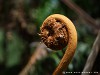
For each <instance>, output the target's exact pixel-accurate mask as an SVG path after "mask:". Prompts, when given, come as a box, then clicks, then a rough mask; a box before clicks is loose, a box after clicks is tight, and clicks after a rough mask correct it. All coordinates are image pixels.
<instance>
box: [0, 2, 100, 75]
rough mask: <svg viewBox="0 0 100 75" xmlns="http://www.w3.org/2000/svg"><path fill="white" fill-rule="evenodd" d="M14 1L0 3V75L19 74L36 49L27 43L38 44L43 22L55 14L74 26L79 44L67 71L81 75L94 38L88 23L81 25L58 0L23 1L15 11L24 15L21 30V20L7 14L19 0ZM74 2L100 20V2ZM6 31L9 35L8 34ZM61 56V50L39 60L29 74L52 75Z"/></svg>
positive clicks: (73, 13) (74, 14) (72, 12)
mask: <svg viewBox="0 0 100 75" xmlns="http://www.w3.org/2000/svg"><path fill="white" fill-rule="evenodd" d="M14 1H15V2H14ZM14 1H13V0H11V1H8V0H7V1H6V0H3V1H2V3H3V4H1V6H2V10H1V13H0V69H1V70H0V75H18V73H19V72H20V71H21V70H22V69H23V68H24V66H25V65H26V63H27V62H28V59H29V57H30V56H31V54H32V53H33V52H34V51H35V50H36V46H35V47H31V46H30V44H32V43H34V42H40V41H41V40H40V37H39V36H38V33H39V31H40V30H39V28H40V26H41V24H42V22H43V21H44V20H45V18H46V17H47V16H49V15H50V14H55V13H59V14H63V15H65V16H68V17H69V18H70V19H71V20H72V21H73V23H74V24H75V26H76V29H77V32H78V45H77V49H76V53H75V55H74V58H73V60H72V61H71V63H70V64H69V66H68V69H67V71H70V72H74V71H77V72H81V71H82V70H83V68H84V65H85V62H86V60H87V56H88V55H89V53H90V51H91V48H92V45H93V42H94V40H95V38H96V34H95V33H94V32H92V28H91V27H89V26H88V24H87V25H86V24H83V23H82V22H81V20H79V17H78V15H77V14H76V13H75V12H74V11H72V10H71V9H69V8H68V7H67V6H66V5H65V4H64V3H63V2H62V1H60V0H22V3H23V4H22V6H21V7H22V8H21V7H20V4H17V6H19V7H16V9H19V8H20V9H21V10H20V11H23V12H24V19H25V21H26V26H24V28H23V27H21V24H24V23H23V20H22V18H21V19H20V20H21V21H22V23H20V21H19V20H16V19H13V18H14V17H12V15H11V14H10V13H11V11H12V10H13V9H15V6H14V3H15V4H16V2H18V1H19V0H18V1H17V0H14ZM73 1H74V2H75V3H76V4H77V5H79V6H80V7H81V8H82V9H84V10H85V11H86V12H87V13H88V14H89V15H90V16H92V17H94V18H95V19H97V18H99V17H100V14H99V13H100V8H99V7H100V1H99V0H92V1H91V0H73ZM19 2H20V1H19ZM96 3H97V4H96ZM13 6H14V7H13ZM9 14H10V16H9ZM16 14H17V13H16ZM76 22H78V23H76ZM9 23H14V24H15V26H14V27H13V28H9V26H8V24H9ZM76 24H78V25H76ZM9 32H10V34H8V33H9ZM64 50H65V49H64ZM62 56H63V53H62V52H61V51H58V52H51V53H50V54H48V56H47V57H45V58H43V59H41V60H38V61H37V62H36V64H35V65H33V66H32V68H33V69H32V70H30V72H29V73H30V75H51V74H52V72H53V71H54V69H55V68H56V67H57V65H58V63H59V62H60V60H61V58H62ZM34 68H35V69H34ZM70 75H71V74H70ZM72 75H73V74H72Z"/></svg>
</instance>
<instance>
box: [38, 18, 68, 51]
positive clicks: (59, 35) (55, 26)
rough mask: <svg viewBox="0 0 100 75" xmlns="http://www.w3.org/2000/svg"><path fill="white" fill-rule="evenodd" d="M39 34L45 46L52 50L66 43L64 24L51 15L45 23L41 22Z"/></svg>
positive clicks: (62, 46) (66, 35)
mask: <svg viewBox="0 0 100 75" xmlns="http://www.w3.org/2000/svg"><path fill="white" fill-rule="evenodd" d="M40 35H41V39H42V41H43V42H44V43H45V44H46V46H47V47H48V48H51V49H53V50H61V49H63V48H64V47H66V45H67V43H68V34H67V28H66V26H65V24H64V23H62V22H61V21H59V20H57V19H55V18H52V17H51V18H49V19H48V20H47V22H46V24H43V26H42V27H41V33H40Z"/></svg>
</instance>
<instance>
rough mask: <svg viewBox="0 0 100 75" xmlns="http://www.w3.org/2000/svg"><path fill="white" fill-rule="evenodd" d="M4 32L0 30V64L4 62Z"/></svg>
mask: <svg viewBox="0 0 100 75" xmlns="http://www.w3.org/2000/svg"><path fill="white" fill-rule="evenodd" d="M3 44H4V30H3V29H0V63H2V62H3V61H4V57H3V56H4V48H3V47H4V46H3Z"/></svg>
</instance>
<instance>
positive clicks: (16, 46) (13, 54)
mask: <svg viewBox="0 0 100 75" xmlns="http://www.w3.org/2000/svg"><path fill="white" fill-rule="evenodd" d="M24 47H25V44H24V43H23V41H22V39H20V38H19V37H18V35H17V34H16V33H13V34H12V39H11V40H7V60H6V66H8V67H12V66H14V65H18V64H19V63H20V60H21V54H22V52H23V50H24Z"/></svg>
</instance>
